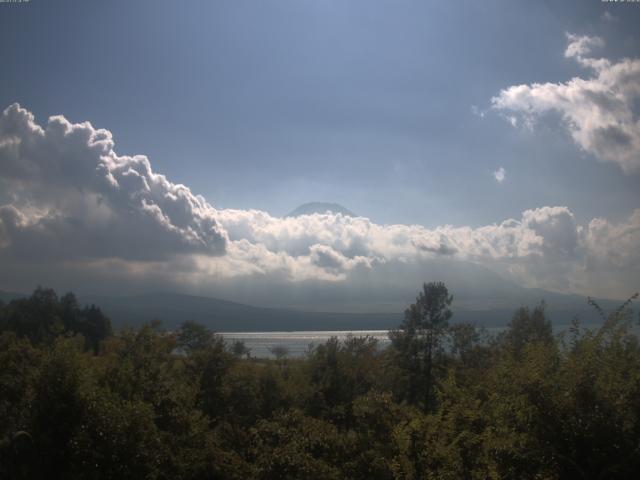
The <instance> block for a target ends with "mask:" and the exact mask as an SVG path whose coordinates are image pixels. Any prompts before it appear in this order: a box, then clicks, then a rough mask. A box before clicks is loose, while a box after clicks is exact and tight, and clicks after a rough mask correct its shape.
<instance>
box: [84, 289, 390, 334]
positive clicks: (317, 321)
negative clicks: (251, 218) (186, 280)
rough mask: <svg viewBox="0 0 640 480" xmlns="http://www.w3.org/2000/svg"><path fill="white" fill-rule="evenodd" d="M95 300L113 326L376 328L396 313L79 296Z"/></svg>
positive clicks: (188, 298)
mask: <svg viewBox="0 0 640 480" xmlns="http://www.w3.org/2000/svg"><path fill="white" fill-rule="evenodd" d="M79 301H80V302H81V303H82V304H95V305H97V306H99V307H100V308H101V309H102V311H103V312H104V313H105V314H106V315H107V316H108V317H109V318H111V320H112V322H113V323H114V325H115V326H122V325H131V326H135V325H140V324H141V323H144V322H149V321H151V320H154V319H157V320H161V321H162V323H163V324H164V326H165V327H167V328H175V327H177V326H179V325H180V324H181V323H182V322H184V321H186V320H193V321H196V322H199V323H202V324H204V325H206V326H207V327H209V328H211V329H212V330H215V331H227V332H232V331H292V330H376V329H386V328H392V327H394V326H397V325H398V324H399V323H400V321H401V318H402V317H401V312H400V313H396V314H389V313H372V314H362V313H327V312H305V311H297V310H287V309H276V308H263V307H254V306H251V305H245V304H242V303H236V302H230V301H228V300H220V299H217V298H211V297H198V296H194V295H183V294H176V293H154V294H147V295H138V296H132V297H97V296H80V297H79Z"/></svg>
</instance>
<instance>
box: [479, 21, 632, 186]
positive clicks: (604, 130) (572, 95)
mask: <svg viewBox="0 0 640 480" xmlns="http://www.w3.org/2000/svg"><path fill="white" fill-rule="evenodd" d="M567 40H568V45H567V48H566V50H565V56H566V57H567V58H570V59H573V60H575V61H577V62H578V63H579V64H580V65H582V66H583V67H585V68H586V69H587V71H588V72H589V75H588V76H586V77H584V78H582V77H576V78H572V79H570V80H568V81H566V82H561V83H551V82H547V83H532V84H529V85H526V84H523V85H514V86H511V87H508V88H505V89H503V90H501V91H500V92H499V93H498V95H496V96H495V97H494V98H493V99H492V100H491V101H492V107H493V108H494V109H496V110H498V111H500V112H502V113H503V114H504V116H505V118H507V119H508V120H509V122H510V123H511V124H512V125H514V126H516V125H518V124H522V125H526V126H529V127H531V126H533V125H535V123H536V121H538V120H539V119H540V118H541V117H543V116H544V115H545V114H547V113H550V112H555V113H558V114H560V116H561V117H562V121H563V123H564V125H565V127H566V128H567V129H568V131H569V132H570V134H571V137H572V138H573V140H574V142H575V143H576V144H577V145H578V146H579V147H580V148H581V149H583V150H584V151H585V152H588V153H590V154H593V155H594V156H595V157H596V158H598V159H599V160H601V161H605V162H613V163H615V164H617V165H618V166H619V167H620V168H621V169H622V170H623V171H624V172H625V173H627V174H633V173H638V172H640V120H639V118H638V112H637V105H638V103H637V102H638V99H639V98H640V59H637V58H624V59H621V60H617V61H613V60H609V59H606V58H595V57H593V56H592V53H593V50H594V49H596V48H601V47H602V46H604V41H603V40H602V39H601V38H599V37H589V36H579V35H573V34H567Z"/></svg>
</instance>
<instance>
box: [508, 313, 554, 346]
mask: <svg viewBox="0 0 640 480" xmlns="http://www.w3.org/2000/svg"><path fill="white" fill-rule="evenodd" d="M545 309H546V304H545V303H544V302H540V304H539V305H537V306H536V307H535V308H534V309H533V311H531V310H529V308H528V307H520V308H519V309H518V310H516V312H515V313H514V314H513V317H512V318H511V321H510V322H509V327H508V329H507V331H506V332H505V333H504V335H503V341H504V342H505V343H506V345H507V346H508V347H510V348H511V349H513V352H514V353H516V354H518V355H519V354H520V353H521V352H522V350H523V348H524V347H525V346H526V345H528V344H533V343H544V344H547V345H550V344H552V343H553V331H552V328H551V321H550V320H549V319H548V318H547V315H546V313H545Z"/></svg>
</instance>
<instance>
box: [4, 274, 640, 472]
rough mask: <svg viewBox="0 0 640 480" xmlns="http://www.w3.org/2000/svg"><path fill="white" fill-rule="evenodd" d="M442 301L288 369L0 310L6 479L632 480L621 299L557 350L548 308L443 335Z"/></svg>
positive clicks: (41, 310) (634, 382)
mask: <svg viewBox="0 0 640 480" xmlns="http://www.w3.org/2000/svg"><path fill="white" fill-rule="evenodd" d="M592 303H593V305H594V306H597V304H596V303H595V302H593V301H592ZM450 305H451V296H450V295H449V293H448V291H447V290H446V287H444V285H442V284H427V285H425V286H424V288H423V291H422V292H421V294H420V295H419V296H418V298H417V300H416V304H414V305H412V306H411V307H410V308H409V309H408V310H407V314H406V319H405V322H404V323H403V324H402V325H401V328H400V329H399V330H397V331H394V332H392V333H391V338H392V341H393V343H392V346H391V347H390V348H388V349H386V350H383V351H381V350H380V348H379V345H378V344H377V342H376V341H375V340H374V339H373V338H370V337H349V338H347V339H346V340H345V341H339V340H338V339H337V338H332V339H330V340H329V341H327V342H326V343H325V344H324V345H320V346H318V347H317V348H315V349H313V350H311V351H310V352H309V353H308V355H307V356H306V357H305V358H288V359H286V361H284V360H283V359H279V360H269V359H252V358H246V359H245V358H243V357H245V355H246V352H245V351H244V350H243V351H242V352H241V351H240V348H239V347H238V348H236V347H234V346H231V347H230V348H229V349H228V348H227V347H226V346H225V344H224V342H223V340H222V338H221V337H220V336H218V335H215V334H214V333H212V332H210V331H209V330H207V329H206V328H205V327H203V326H202V325H198V324H195V323H192V322H191V323H189V322H188V323H186V324H184V325H183V326H182V327H181V329H180V330H179V331H178V332H176V333H171V332H166V331H163V330H162V329H160V328H159V325H157V324H152V325H146V326H143V327H142V328H139V329H137V330H133V329H125V330H122V331H119V332H117V333H115V334H111V333H109V334H108V337H106V338H104V336H105V335H107V331H108V329H104V328H103V327H104V326H105V323H104V322H102V320H101V314H100V315H98V314H97V313H95V312H98V311H99V310H97V309H95V308H94V310H93V312H94V313H91V311H92V310H91V308H89V309H81V308H80V307H78V305H77V302H76V300H75V298H74V297H73V296H72V295H65V296H63V297H62V298H60V299H58V297H57V296H56V295H55V293H54V292H52V291H50V290H44V289H39V290H37V291H36V292H35V293H34V295H33V296H32V297H31V298H29V299H25V300H22V301H19V302H17V303H14V302H12V303H10V304H8V305H5V306H4V307H0V318H1V319H2V330H3V332H2V333H0V478H3V479H4V478H10V479H32V478H36V479H38V478H53V479H56V478H64V479H75V478H83V479H84V478H91V479H113V478H118V479H129V478H131V479H138V478H145V479H208V478H220V479H238V480H240V479H243V480H244V479H265V480H266V479H275V478H277V479H302V478H304V479H362V480H364V479H383V480H384V479H389V480H391V479H541V478H544V479H550V478H613V479H615V478H621V479H625V478H635V476H637V472H638V471H640V342H639V341H638V337H637V335H636V334H635V333H634V330H633V329H634V328H635V325H634V322H633V320H634V318H633V313H632V311H631V309H630V306H631V302H630V301H629V302H625V303H624V304H623V305H622V306H621V308H619V309H617V310H616V311H615V312H613V313H612V314H610V315H607V314H606V313H605V312H604V311H602V309H600V311H601V312H602V316H603V324H602V326H601V327H600V328H598V329H595V330H588V329H583V328H581V326H580V324H579V322H577V321H576V323H575V325H574V326H573V328H572V329H571V332H570V334H569V335H568V336H567V335H565V336H560V337H558V338H556V337H554V336H553V334H552V331H551V324H550V322H549V320H548V318H547V317H546V314H545V311H544V305H543V304H542V305H540V306H538V307H535V308H534V309H533V310H529V309H527V308H522V309H519V310H518V311H516V312H515V314H514V316H513V319H512V321H511V323H510V324H509V327H508V328H507V330H506V331H505V332H504V333H503V334H501V335H499V336H498V337H497V338H488V336H487V335H486V332H483V331H481V330H478V329H477V328H476V327H475V326H473V325H467V324H462V325H453V326H448V321H449V319H450V318H451V312H450V309H449V307H450ZM598 308H599V307H598ZM92 315H95V317H93V318H94V319H97V320H96V321H93V320H91V318H92ZM22 321H24V324H22V323H21V322H22ZM101 325H102V326H101ZM89 338H94V339H99V340H98V343H97V344H96V343H92V342H91V341H87V339H89ZM96 345H97V347H96Z"/></svg>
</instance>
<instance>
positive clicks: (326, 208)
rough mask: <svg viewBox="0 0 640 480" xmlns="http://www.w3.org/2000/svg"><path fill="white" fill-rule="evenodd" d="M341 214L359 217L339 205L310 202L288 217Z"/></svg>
mask: <svg viewBox="0 0 640 480" xmlns="http://www.w3.org/2000/svg"><path fill="white" fill-rule="evenodd" d="M327 212H331V213H341V214H342V215H344V216H347V217H357V215H356V214H355V213H353V212H352V211H351V210H349V209H347V208H345V207H343V206H342V205H339V204H337V203H326V202H310V203H305V204H304V205H300V206H299V207H298V208H296V209H295V210H293V211H292V212H291V213H289V214H288V215H287V217H299V216H300V215H313V214H314V213H327Z"/></svg>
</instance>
